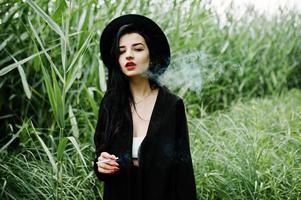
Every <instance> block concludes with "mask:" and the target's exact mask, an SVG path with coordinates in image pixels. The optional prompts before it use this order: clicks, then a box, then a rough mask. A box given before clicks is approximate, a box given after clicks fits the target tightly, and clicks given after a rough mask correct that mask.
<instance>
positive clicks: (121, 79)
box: [95, 24, 160, 148]
mask: <svg viewBox="0 0 301 200" xmlns="http://www.w3.org/2000/svg"><path fill="white" fill-rule="evenodd" d="M127 33H138V34H140V35H141V36H142V37H143V38H144V40H145V42H146V45H147V46H148V49H149V55H150V66H149V69H148V73H147V75H148V80H149V84H150V87H151V89H156V88H158V87H159V86H160V85H159V82H158V81H157V80H158V79H157V76H158V75H159V74H160V72H159V71H158V70H157V69H159V68H160V67H159V66H158V63H159V60H158V59H157V56H156V49H155V48H153V46H152V44H151V41H150V39H149V37H148V36H147V35H146V34H145V33H144V32H143V29H142V28H141V27H140V28H139V27H136V26H135V25H134V24H127V25H124V26H122V27H120V29H119V30H118V32H117V34H116V37H115V40H114V43H113V46H112V49H110V51H111V55H113V58H114V62H115V66H113V67H111V68H109V73H108V82H107V83H108V84H107V86H108V87H107V91H106V92H105V95H104V97H103V100H102V105H101V109H100V115H99V122H100V123H102V125H103V127H102V130H103V131H102V132H100V131H99V130H96V133H95V140H96V141H99V139H100V137H101V138H102V139H101V141H102V142H101V144H99V145H101V146H102V147H103V148H105V147H106V146H107V145H109V143H110V141H111V140H112V139H113V138H114V137H115V136H118V134H121V133H122V132H124V131H125V130H124V128H125V127H127V126H126V125H129V123H130V122H131V117H132V116H131V115H130V112H128V111H129V109H130V107H129V105H130V104H131V103H133V96H132V93H131V91H130V85H129V78H128V77H127V76H126V75H125V74H124V73H123V72H122V71H121V69H120V66H119V62H118V59H119V56H120V52H119V40H120V38H121V36H123V35H124V34H127ZM133 105H134V104H133ZM98 126H99V124H98ZM100 134H101V135H100Z"/></svg>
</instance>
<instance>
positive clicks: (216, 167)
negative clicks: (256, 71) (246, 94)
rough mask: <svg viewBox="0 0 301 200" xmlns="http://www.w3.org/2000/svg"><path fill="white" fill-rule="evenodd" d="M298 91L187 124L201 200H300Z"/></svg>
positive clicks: (299, 94) (261, 100) (244, 105)
mask: <svg viewBox="0 0 301 200" xmlns="http://www.w3.org/2000/svg"><path fill="white" fill-rule="evenodd" d="M300 99H301V91H300V90H291V91H289V92H288V93H287V94H285V95H282V96H281V97H279V98H277V97H276V98H275V97H270V98H265V99H253V100H251V101H248V102H246V103H241V102H238V103H236V104H235V105H233V106H232V107H231V108H229V109H228V111H225V112H216V113H215V114H213V115H210V116H207V117H205V118H203V119H196V118H192V119H191V120H190V123H189V124H190V130H191V141H192V142H191V147H192V154H193V157H194V169H195V173H196V178H197V180H198V181H197V184H198V186H197V187H198V192H199V196H200V198H201V199H300V198H301V193H300V189H301V184H300V181H299V180H300V178H301V169H300V161H301V154H300V150H301V148H300V144H301V137H300V132H301V126H300V123H299V122H300V120H301V106H300Z"/></svg>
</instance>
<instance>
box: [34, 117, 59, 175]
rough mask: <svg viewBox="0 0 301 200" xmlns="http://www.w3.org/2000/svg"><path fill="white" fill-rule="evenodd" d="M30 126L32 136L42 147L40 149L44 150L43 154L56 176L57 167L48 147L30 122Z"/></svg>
mask: <svg viewBox="0 0 301 200" xmlns="http://www.w3.org/2000/svg"><path fill="white" fill-rule="evenodd" d="M31 126H32V128H33V131H34V134H35V135H36V137H37V138H38V140H39V142H40V144H41V145H42V147H43V149H44V151H45V153H46V155H47V157H48V159H49V162H50V163H51V166H52V169H53V172H54V174H57V166H56V163H55V160H54V157H53V155H52V154H51V152H50V151H49V149H48V147H47V146H46V144H45V143H44V141H43V140H42V138H41V137H40V136H39V135H38V132H37V131H36V130H35V128H34V126H33V124H32V122H31Z"/></svg>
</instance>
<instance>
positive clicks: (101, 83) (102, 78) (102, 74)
mask: <svg viewBox="0 0 301 200" xmlns="http://www.w3.org/2000/svg"><path fill="white" fill-rule="evenodd" d="M98 73H99V74H98V77H99V86H100V89H101V91H102V92H105V91H106V90H107V85H106V76H105V69H104V66H103V64H102V62H101V61H100V60H99V59H98Z"/></svg>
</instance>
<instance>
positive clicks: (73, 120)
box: [69, 105, 79, 138]
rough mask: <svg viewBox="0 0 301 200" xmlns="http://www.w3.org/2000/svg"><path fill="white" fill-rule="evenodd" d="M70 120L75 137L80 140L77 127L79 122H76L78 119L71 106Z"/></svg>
mask: <svg viewBox="0 0 301 200" xmlns="http://www.w3.org/2000/svg"><path fill="white" fill-rule="evenodd" d="M69 119H70V123H71V127H72V133H73V136H74V137H75V138H78V136H79V130H78V126H77V120H76V117H75V115H74V113H73V111H72V107H71V105H69Z"/></svg>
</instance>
